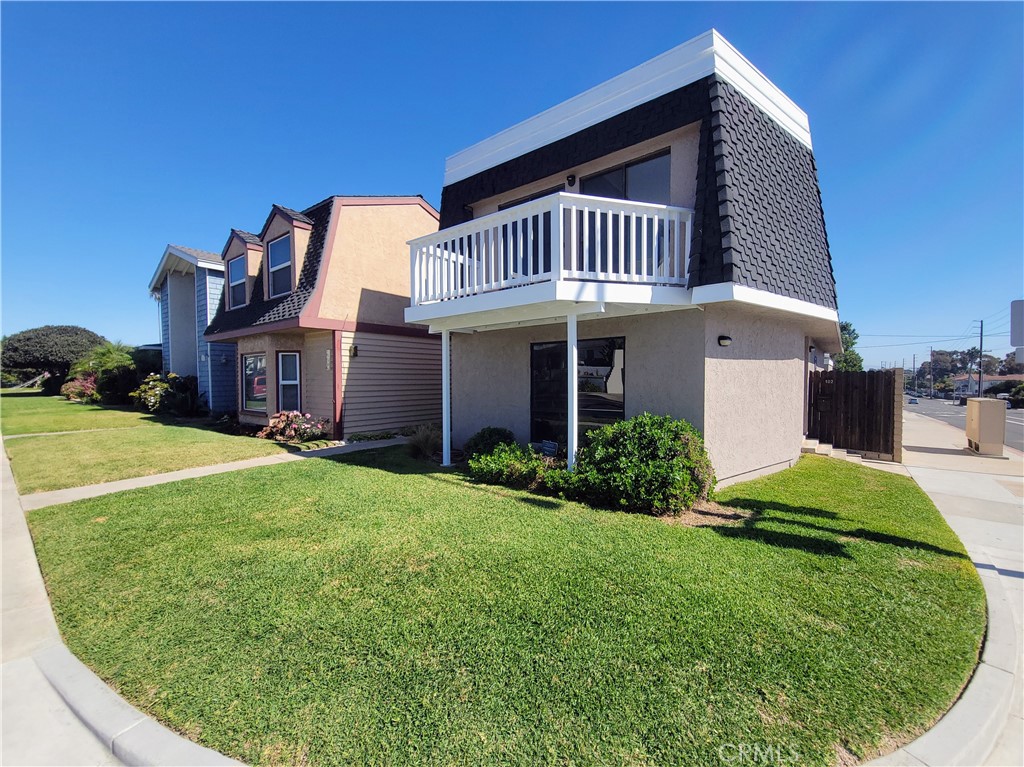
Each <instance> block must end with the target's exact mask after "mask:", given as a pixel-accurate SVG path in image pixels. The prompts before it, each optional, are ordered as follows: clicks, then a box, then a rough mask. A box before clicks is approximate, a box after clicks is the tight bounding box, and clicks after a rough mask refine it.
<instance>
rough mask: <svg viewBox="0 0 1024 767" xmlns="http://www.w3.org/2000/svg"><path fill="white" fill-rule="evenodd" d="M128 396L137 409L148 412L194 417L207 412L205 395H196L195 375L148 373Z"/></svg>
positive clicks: (197, 393) (197, 389) (197, 382)
mask: <svg viewBox="0 0 1024 767" xmlns="http://www.w3.org/2000/svg"><path fill="white" fill-rule="evenodd" d="M128 396H129V397H131V398H132V400H133V401H134V402H135V404H136V406H137V407H139V408H140V409H142V410H148V411H149V412H150V413H171V414H173V415H177V416H194V415H201V414H202V413H204V412H205V411H206V405H205V403H204V402H203V398H204V396H205V395H201V394H200V393H199V379H197V378H196V377H195V376H179V375H177V374H176V373H168V374H167V375H161V374H160V373H150V374H149V375H148V376H146V378H145V379H144V380H143V381H142V383H141V384H139V388H138V389H136V390H135V391H133V392H130V393H129V394H128Z"/></svg>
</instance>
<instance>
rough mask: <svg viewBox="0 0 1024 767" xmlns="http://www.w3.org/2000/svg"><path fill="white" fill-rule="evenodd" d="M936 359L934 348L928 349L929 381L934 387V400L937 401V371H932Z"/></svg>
mask: <svg viewBox="0 0 1024 767" xmlns="http://www.w3.org/2000/svg"><path fill="white" fill-rule="evenodd" d="M934 358H935V350H934V349H932V347H930V346H929V347H928V380H929V381H931V385H932V399H935V371H934V370H932V365H933V362H932V360H933V359H934Z"/></svg>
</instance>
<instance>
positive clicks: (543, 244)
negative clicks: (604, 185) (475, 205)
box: [409, 192, 693, 306]
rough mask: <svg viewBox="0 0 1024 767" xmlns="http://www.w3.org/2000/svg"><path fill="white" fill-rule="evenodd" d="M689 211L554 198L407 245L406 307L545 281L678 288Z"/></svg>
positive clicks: (685, 267)
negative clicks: (408, 302) (408, 298)
mask: <svg viewBox="0 0 1024 767" xmlns="http://www.w3.org/2000/svg"><path fill="white" fill-rule="evenodd" d="M692 226H693V213H692V211H690V210H688V209H686V208H674V207H670V206H668V205H653V204H649V203H639V202H629V201H626V200H612V199H606V198H603V197H586V196H584V195H578V194H567V193H564V192H562V193H559V194H553V195H549V196H548V197H542V198H541V199H539V200H533V201H531V202H527V203H523V204H522V205H517V206H516V207H514V208H509V209H507V210H503V211H500V212H498V213H493V214H491V215H489V216H483V217H482V218H479V219H476V220H474V221H470V222H468V223H465V224H460V225H459V226H454V227H451V228H449V229H443V230H441V231H439V232H436V233H434V234H431V235H428V236H426V237H420V238H418V239H415V240H412V241H410V243H409V245H410V248H411V270H412V275H411V276H412V282H411V286H412V303H413V305H414V306H419V305H421V304H426V303H432V302H435V301H447V300H450V299H454V298H461V297H464V296H472V295H477V294H480V293H488V292H492V291H497V290H505V289H508V288H514V287H519V286H521V285H529V284H532V283H536V282H547V281H550V280H590V281H600V282H628V283H641V284H647V285H679V286H684V287H685V285H686V275H687V270H688V262H689V257H690V239H691V234H692Z"/></svg>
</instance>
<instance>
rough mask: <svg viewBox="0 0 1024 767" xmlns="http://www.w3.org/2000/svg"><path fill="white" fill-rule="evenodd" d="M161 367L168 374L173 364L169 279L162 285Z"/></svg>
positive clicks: (165, 279)
mask: <svg viewBox="0 0 1024 767" xmlns="http://www.w3.org/2000/svg"><path fill="white" fill-rule="evenodd" d="M160 347H161V349H160V354H161V358H162V359H161V362H160V365H161V367H162V368H163V371H164V372H165V373H166V372H167V371H169V370H170V369H171V368H170V364H171V307H170V301H169V297H168V294H167V278H166V277H164V281H163V282H162V283H161V284H160Z"/></svg>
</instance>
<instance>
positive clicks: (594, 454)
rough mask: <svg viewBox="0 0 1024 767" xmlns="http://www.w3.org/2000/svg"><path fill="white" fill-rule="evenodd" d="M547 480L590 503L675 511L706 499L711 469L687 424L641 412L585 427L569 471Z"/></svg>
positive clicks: (701, 442) (697, 435) (711, 481)
mask: <svg viewBox="0 0 1024 767" xmlns="http://www.w3.org/2000/svg"><path fill="white" fill-rule="evenodd" d="M551 483H552V484H554V485H556V486H557V488H558V492H562V493H564V494H565V495H566V496H567V497H572V498H576V499H578V500H581V501H584V502H586V503H589V504H590V505H592V506H601V507H605V508H611V509H621V510H623V511H634V512H645V513H655V514H666V513H668V514H678V513H679V512H681V511H684V510H686V509H689V508H692V506H693V504H694V503H696V502H697V501H703V500H707V498H708V496H709V495H710V493H711V491H712V489H713V488H714V485H715V473H714V469H713V468H712V466H711V461H710V459H709V458H708V455H707V451H706V450H705V449H704V440H703V439H702V437H701V435H700V432H698V431H697V430H696V429H695V428H694V427H693V426H691V425H690V424H689V423H687V422H686V421H682V420H674V419H672V418H670V417H669V416H655V415H651V414H650V413H643V414H642V415H638V416H635V417H633V418H630V419H628V420H626V421H619V422H618V423H614V424H609V425H608V426H603V427H601V428H600V429H595V430H594V431H591V432H589V433H588V434H587V435H586V438H585V439H584V444H583V445H582V447H581V448H580V450H579V451H578V452H577V455H576V465H575V467H574V469H573V472H572V476H571V477H564V476H560V475H558V474H556V475H555V476H554V477H552V478H551ZM552 484H549V487H550V488H551V489H552V490H555V487H552Z"/></svg>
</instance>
